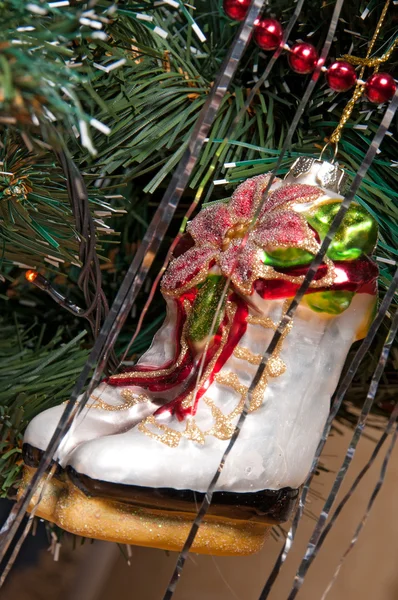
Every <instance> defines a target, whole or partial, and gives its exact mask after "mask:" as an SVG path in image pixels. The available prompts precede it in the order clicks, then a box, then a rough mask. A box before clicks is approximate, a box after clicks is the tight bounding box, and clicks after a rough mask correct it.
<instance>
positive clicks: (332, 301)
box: [305, 290, 354, 315]
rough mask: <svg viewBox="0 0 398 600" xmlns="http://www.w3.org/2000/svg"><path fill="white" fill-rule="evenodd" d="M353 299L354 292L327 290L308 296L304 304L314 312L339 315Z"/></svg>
mask: <svg viewBox="0 0 398 600" xmlns="http://www.w3.org/2000/svg"><path fill="white" fill-rule="evenodd" d="M353 297H354V292H346V291H339V290H327V291H324V292H314V293H313V294H308V295H307V296H306V297H305V302H306V304H307V305H308V306H309V307H310V308H311V309H312V310H314V311H315V312H321V313H327V314H329V315H340V314H341V313H342V312H344V311H345V310H347V308H348V307H349V306H350V304H351V301H352V299H353Z"/></svg>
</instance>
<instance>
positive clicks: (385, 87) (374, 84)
mask: <svg viewBox="0 0 398 600" xmlns="http://www.w3.org/2000/svg"><path fill="white" fill-rule="evenodd" d="M396 89H397V85H396V83H395V81H394V78H393V77H391V75H389V74H388V73H374V74H373V75H371V76H370V77H369V79H368V80H367V82H366V84H365V96H366V97H367V98H368V100H370V101H371V102H375V103H376V104H382V102H388V100H391V98H392V97H393V95H394V94H395V90H396Z"/></svg>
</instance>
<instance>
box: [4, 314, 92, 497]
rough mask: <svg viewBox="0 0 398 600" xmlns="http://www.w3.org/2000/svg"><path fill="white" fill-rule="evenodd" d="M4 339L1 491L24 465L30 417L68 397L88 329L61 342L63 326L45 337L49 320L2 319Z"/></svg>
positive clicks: (10, 485) (8, 489)
mask: <svg viewBox="0 0 398 600" xmlns="http://www.w3.org/2000/svg"><path fill="white" fill-rule="evenodd" d="M1 327H2V332H3V335H2V338H1V340H0V452H1V459H0V497H5V496H6V495H7V493H8V495H10V494H12V489H13V488H14V487H15V485H16V484H17V482H18V480H19V476H20V471H21V468H22V465H21V463H22V461H21V444H22V437H23V431H24V429H25V427H26V425H27V424H28V422H29V421H30V420H31V419H32V418H33V417H34V416H35V415H36V414H38V413H39V412H41V411H42V410H43V409H46V408H50V407H51V406H55V405H57V404H60V403H61V402H63V401H64V400H67V398H68V396H69V393H70V390H71V388H72V387H73V384H74V381H75V378H76V377H77V376H78V374H79V372H80V370H81V368H82V366H83V364H84V362H85V360H86V358H87V351H86V350H83V349H82V348H81V342H82V339H83V338H84V336H85V332H82V333H80V334H79V335H77V336H76V337H74V338H73V339H72V340H70V341H68V342H66V343H62V342H63V339H64V331H63V329H62V328H59V329H58V330H57V331H56V332H55V335H54V336H52V335H50V338H49V341H47V342H44V341H43V338H45V337H46V326H45V325H43V326H40V325H39V324H38V323H36V324H35V325H33V326H30V327H23V326H21V325H19V324H18V323H15V325H10V324H7V323H4V322H2V323H1Z"/></svg>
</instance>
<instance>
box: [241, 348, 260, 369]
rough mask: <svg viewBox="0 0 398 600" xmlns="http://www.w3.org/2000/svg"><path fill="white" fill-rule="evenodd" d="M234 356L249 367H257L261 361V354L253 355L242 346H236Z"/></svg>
mask: <svg viewBox="0 0 398 600" xmlns="http://www.w3.org/2000/svg"><path fill="white" fill-rule="evenodd" d="M234 356H236V358H241V359H242V360H246V361H247V362H248V363H250V364H251V365H259V364H260V362H261V359H262V356H261V354H254V353H253V352H252V351H251V350H249V348H243V346H236V348H235V350H234Z"/></svg>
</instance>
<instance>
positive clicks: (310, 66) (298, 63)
mask: <svg viewBox="0 0 398 600" xmlns="http://www.w3.org/2000/svg"><path fill="white" fill-rule="evenodd" d="M288 61H289V65H290V66H291V68H292V69H293V71H295V72H296V73H300V74H301V75H307V73H312V71H313V70H314V69H315V67H316V63H317V62H318V52H317V51H316V48H314V46H313V45H312V44H305V43H304V42H303V43H299V44H294V46H293V47H292V48H291V49H290V52H289V55H288Z"/></svg>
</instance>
